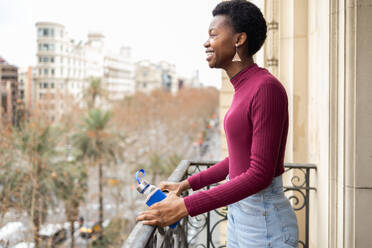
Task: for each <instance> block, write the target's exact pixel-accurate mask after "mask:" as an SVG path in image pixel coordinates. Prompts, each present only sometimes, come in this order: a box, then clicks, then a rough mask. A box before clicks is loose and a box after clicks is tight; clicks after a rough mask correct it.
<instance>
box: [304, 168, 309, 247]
mask: <svg viewBox="0 0 372 248" xmlns="http://www.w3.org/2000/svg"><path fill="white" fill-rule="evenodd" d="M305 177H306V179H305V180H306V213H305V214H306V216H305V220H306V222H305V244H306V248H308V247H309V214H310V199H309V196H310V168H306V175H305Z"/></svg>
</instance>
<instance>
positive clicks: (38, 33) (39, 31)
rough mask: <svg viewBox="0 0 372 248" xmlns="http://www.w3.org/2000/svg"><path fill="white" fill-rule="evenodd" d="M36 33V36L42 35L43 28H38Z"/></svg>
mask: <svg viewBox="0 0 372 248" xmlns="http://www.w3.org/2000/svg"><path fill="white" fill-rule="evenodd" d="M37 35H38V36H43V29H42V28H39V29H38V30H37Z"/></svg>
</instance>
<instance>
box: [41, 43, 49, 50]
mask: <svg viewBox="0 0 372 248" xmlns="http://www.w3.org/2000/svg"><path fill="white" fill-rule="evenodd" d="M41 50H43V51H48V50H49V45H48V44H45V43H44V44H42V49H41Z"/></svg>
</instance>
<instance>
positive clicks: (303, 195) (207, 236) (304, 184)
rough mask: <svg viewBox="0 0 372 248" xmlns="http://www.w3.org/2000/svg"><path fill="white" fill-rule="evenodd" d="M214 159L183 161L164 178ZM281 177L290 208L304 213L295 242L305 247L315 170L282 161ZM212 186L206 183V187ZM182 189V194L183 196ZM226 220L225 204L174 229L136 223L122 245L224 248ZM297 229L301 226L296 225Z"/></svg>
mask: <svg viewBox="0 0 372 248" xmlns="http://www.w3.org/2000/svg"><path fill="white" fill-rule="evenodd" d="M215 163H216V162H214V161H188V160H183V161H182V162H181V163H180V164H179V165H178V166H177V168H176V169H175V170H174V171H173V173H172V175H171V176H170V177H169V178H168V181H172V182H179V181H182V180H184V179H185V178H187V177H188V176H190V175H193V174H195V173H198V172H199V171H202V170H205V169H207V168H208V167H210V166H212V165H214V164H215ZM285 168H286V170H285V174H284V176H283V183H284V192H285V194H286V196H287V197H288V198H289V200H290V201H291V203H292V207H293V209H294V210H295V211H296V212H298V211H302V213H303V214H302V216H304V222H303V223H304V226H303V227H302V228H303V230H304V235H302V236H303V237H304V238H303V240H300V241H299V245H300V247H304V248H308V247H309V243H308V241H309V207H310V197H309V196H310V191H311V190H316V189H315V188H314V187H311V186H310V173H311V171H315V170H316V166H315V165H312V164H285ZM214 186H215V185H211V186H207V187H206V189H208V188H210V187H214ZM187 194H188V192H186V194H185V195H187ZM226 221H227V207H224V208H220V209H216V210H214V211H211V212H207V213H205V214H202V215H199V216H196V217H186V218H184V219H182V220H181V221H180V224H179V225H178V226H177V228H175V229H174V230H172V229H169V228H168V227H166V228H161V227H152V226H144V225H142V223H137V225H136V226H135V227H134V229H133V230H132V232H131V233H130V235H129V237H128V239H127V240H126V241H125V243H124V246H123V248H171V247H174V248H186V247H190V248H191V247H195V248H212V247H213V248H222V247H226V242H225V240H224V239H223V240H221V235H222V234H223V231H222V232H221V231H220V229H221V228H218V227H220V226H221V225H223V223H226ZM300 229H301V227H300Z"/></svg>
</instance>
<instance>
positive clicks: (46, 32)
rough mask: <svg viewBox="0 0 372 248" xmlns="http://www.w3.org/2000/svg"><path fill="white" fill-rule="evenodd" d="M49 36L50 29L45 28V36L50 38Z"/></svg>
mask: <svg viewBox="0 0 372 248" xmlns="http://www.w3.org/2000/svg"><path fill="white" fill-rule="evenodd" d="M48 35H49V29H47V28H43V36H48Z"/></svg>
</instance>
